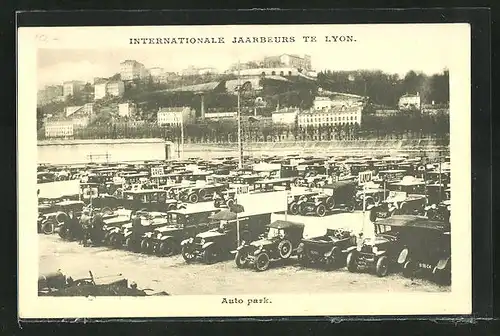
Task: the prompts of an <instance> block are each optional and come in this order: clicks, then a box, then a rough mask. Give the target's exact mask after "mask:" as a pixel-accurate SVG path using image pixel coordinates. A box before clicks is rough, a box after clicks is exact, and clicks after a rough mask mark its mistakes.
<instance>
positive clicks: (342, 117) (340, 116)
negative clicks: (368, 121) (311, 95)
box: [297, 106, 363, 127]
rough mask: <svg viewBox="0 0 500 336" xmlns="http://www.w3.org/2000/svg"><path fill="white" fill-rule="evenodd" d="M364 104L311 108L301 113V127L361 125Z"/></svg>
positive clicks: (299, 116) (299, 121) (299, 118)
mask: <svg viewBox="0 0 500 336" xmlns="http://www.w3.org/2000/svg"><path fill="white" fill-rule="evenodd" d="M362 111H363V107H362V106H350V107H347V106H333V107H331V108H325V109H322V110H315V109H310V110H307V111H302V112H300V113H299V115H298V117H297V120H298V125H299V127H308V126H312V127H318V126H335V125H346V124H347V125H354V124H356V123H357V124H358V125H361V115H362Z"/></svg>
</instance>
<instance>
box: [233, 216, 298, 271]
mask: <svg viewBox="0 0 500 336" xmlns="http://www.w3.org/2000/svg"><path fill="white" fill-rule="evenodd" d="M303 232H304V224H301V223H295V222H290V221H283V220H277V221H274V222H273V223H271V224H269V225H268V231H267V234H266V235H262V236H261V237H260V239H259V240H255V241H245V242H243V243H242V244H241V245H240V246H239V247H238V249H237V252H236V256H235V259H234V260H235V263H236V266H237V267H239V268H243V267H247V266H250V267H253V268H254V269H255V270H257V271H265V270H267V269H268V268H269V266H270V263H271V261H278V260H284V259H288V258H290V256H292V254H294V253H295V252H296V250H297V247H298V246H299V244H300V242H301V240H302V234H303Z"/></svg>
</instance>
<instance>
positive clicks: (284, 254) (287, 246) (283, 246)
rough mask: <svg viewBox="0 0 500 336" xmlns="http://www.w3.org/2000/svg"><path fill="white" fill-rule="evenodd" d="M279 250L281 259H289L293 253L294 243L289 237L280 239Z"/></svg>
mask: <svg viewBox="0 0 500 336" xmlns="http://www.w3.org/2000/svg"><path fill="white" fill-rule="evenodd" d="M278 252H279V254H280V257H281V259H288V258H290V256H291V255H292V243H291V242H290V241H289V240H288V239H284V240H282V241H280V243H279V244H278Z"/></svg>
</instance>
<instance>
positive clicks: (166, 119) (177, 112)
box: [157, 106, 196, 126]
mask: <svg viewBox="0 0 500 336" xmlns="http://www.w3.org/2000/svg"><path fill="white" fill-rule="evenodd" d="M195 113H196V111H195V110H194V109H192V108H191V107H187V106H184V107H161V108H160V109H159V110H158V113H157V123H158V125H160V126H163V125H165V126H174V125H181V124H188V123H191V122H193V121H194V119H195Z"/></svg>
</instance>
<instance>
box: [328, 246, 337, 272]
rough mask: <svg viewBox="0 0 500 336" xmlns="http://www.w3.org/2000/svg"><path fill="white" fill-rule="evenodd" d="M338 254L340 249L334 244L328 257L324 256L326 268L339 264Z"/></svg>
mask: <svg viewBox="0 0 500 336" xmlns="http://www.w3.org/2000/svg"><path fill="white" fill-rule="evenodd" d="M339 254H340V249H339V248H338V247H337V246H335V247H334V248H333V249H332V252H331V253H330V256H329V257H328V258H326V260H325V267H326V269H332V268H334V267H335V266H337V264H339V260H340V257H339Z"/></svg>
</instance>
